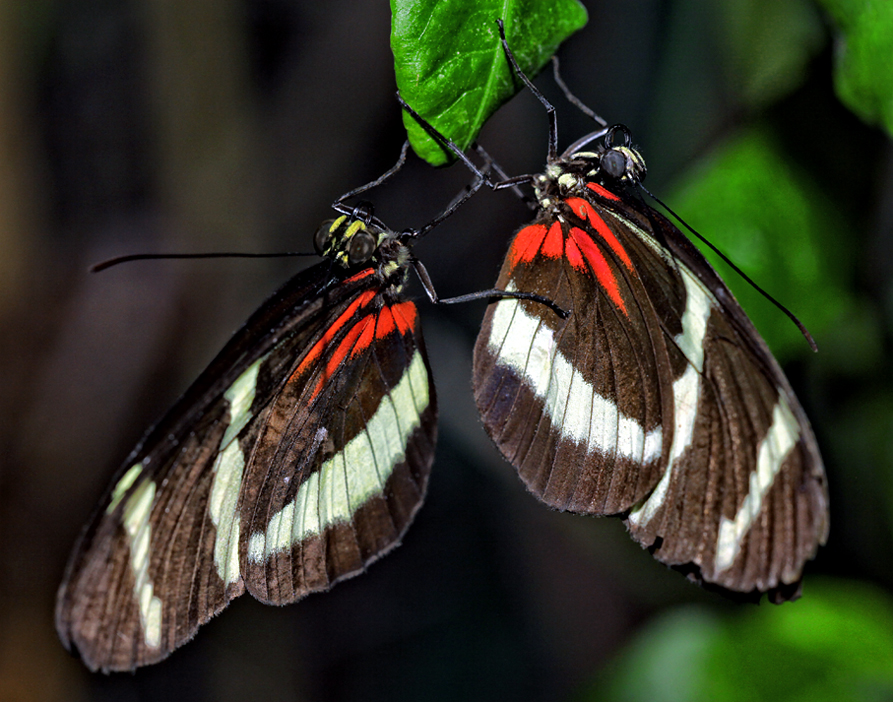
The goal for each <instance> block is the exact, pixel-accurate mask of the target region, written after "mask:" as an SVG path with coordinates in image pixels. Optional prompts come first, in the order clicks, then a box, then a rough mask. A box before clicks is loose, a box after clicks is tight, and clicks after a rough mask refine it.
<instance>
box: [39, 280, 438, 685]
mask: <svg viewBox="0 0 893 702" xmlns="http://www.w3.org/2000/svg"><path fill="white" fill-rule="evenodd" d="M377 280H378V279H377V278H376V276H375V275H373V271H372V269H367V270H366V271H364V272H363V273H361V274H358V275H355V276H353V277H352V278H350V279H348V280H345V281H339V280H336V279H335V278H333V277H332V274H331V265H330V264H329V263H322V264H319V265H317V266H315V267H313V268H311V269H309V270H308V271H305V272H304V273H302V274H299V275H298V276H296V277H295V278H293V279H292V280H291V281H289V282H288V283H287V284H286V285H285V286H284V287H283V288H282V289H281V290H279V291H278V292H277V293H276V294H274V295H273V296H272V297H271V298H270V299H269V300H268V301H267V302H266V303H265V304H264V305H263V306H262V307H261V308H260V309H259V310H258V311H257V312H255V314H254V315H252V317H251V318H250V319H249V320H248V322H247V323H246V324H245V325H244V327H243V328H242V329H240V330H239V331H238V332H237V333H236V334H235V336H234V337H233V338H232V339H231V340H230V342H229V343H228V344H227V345H226V347H225V348H224V349H223V351H221V353H220V354H219V355H218V356H217V358H215V360H214V361H213V362H212V363H211V364H210V366H209V367H208V368H207V369H206V370H205V371H204V372H203V373H202V375H201V376H200V377H199V378H198V379H197V380H196V382H195V383H194V384H193V385H192V386H191V387H190V389H189V390H188V391H187V392H186V394H185V395H184V396H183V397H182V398H181V399H180V400H179V401H178V402H177V404H176V405H175V406H174V407H173V408H172V409H171V411H170V412H169V413H168V414H167V415H166V416H165V418H164V419H162V421H161V422H160V423H159V424H158V425H157V426H155V427H154V428H153V429H151V430H150V431H149V432H148V434H147V435H146V436H145V437H144V439H143V440H142V442H141V443H140V445H139V446H138V447H137V448H136V449H135V450H134V452H133V453H132V454H131V456H130V458H129V459H128V460H127V462H126V463H125V465H124V466H123V467H122V469H121V471H120V472H119V474H118V476H117V477H116V478H115V480H114V481H113V483H112V487H111V488H110V490H109V492H108V493H107V494H106V496H105V498H104V499H103V501H102V502H101V503H100V509H99V510H98V512H97V513H96V515H95V516H94V518H93V519H92V520H91V522H90V523H89V524H88V526H87V528H86V530H85V532H84V534H83V535H82V537H81V540H80V542H79V544H78V545H77V547H76V548H75V551H74V553H73V555H72V558H71V560H70V562H69V565H68V568H67V571H66V575H65V578H64V580H63V583H62V585H61V587H60V590H59V595H58V599H57V608H56V626H57V630H58V632H59V635H60V637H61V639H62V641H63V643H64V644H65V645H66V646H67V647H69V648H71V647H76V648H77V649H78V651H79V653H80V655H81V656H82V658H83V659H84V662H85V663H86V664H87V665H88V666H89V667H90V668H91V669H94V670H95V669H102V670H106V671H108V670H125V669H133V668H135V667H137V666H140V665H145V664H148V663H152V662H155V661H158V660H161V659H162V658H164V657H166V656H167V655H168V654H169V653H170V652H171V651H172V650H173V649H175V648H176V647H178V646H180V645H181V644H183V643H185V642H186V641H188V640H189V639H191V638H192V637H193V636H194V634H195V632H196V630H197V629H198V627H199V626H201V624H203V623H204V622H206V621H208V620H209V619H210V618H211V617H212V616H214V615H215V614H216V613H217V612H219V611H220V610H221V609H222V608H223V607H225V606H226V604H227V603H228V602H229V601H230V600H231V599H232V598H233V597H236V596H238V595H240V594H241V593H242V592H244V590H245V589H246V583H247V584H248V587H249V589H251V590H252V592H262V591H263V588H259V587H258V586H257V584H256V581H257V577H256V576H254V577H252V575H251V573H252V572H253V571H251V568H250V567H248V565H247V562H246V558H247V554H248V551H249V545H250V542H251V538H252V537H253V536H254V535H255V534H256V532H257V530H258V529H257V528H256V527H257V526H258V524H259V523H260V522H262V521H263V518H262V517H261V515H262V514H264V510H265V509H266V513H269V510H270V509H271V508H270V507H266V508H265V507H264V505H262V504H261V503H260V500H262V499H265V498H264V497H263V494H264V493H263V489H262V488H260V487H258V485H255V484H254V483H252V482H251V481H257V482H258V483H264V484H266V483H269V484H272V483H273V482H275V481H276V480H278V481H280V482H281V481H282V479H283V477H285V476H286V475H289V471H290V476H291V483H292V484H293V485H294V486H298V485H299V484H301V483H305V482H308V481H310V480H311V479H312V477H313V476H314V475H318V472H317V471H316V470H315V467H317V466H318V465H319V463H320V462H319V454H320V452H324V451H330V452H331V451H332V449H333V447H334V448H335V449H338V448H339V444H338V441H339V440H341V439H346V438H349V436H353V435H362V433H363V426H361V425H362V421H361V415H360V414H357V412H355V411H352V410H351V408H352V407H355V406H356V404H357V398H364V399H363V402H364V403H365V404H363V406H364V407H365V408H367V409H368V408H370V407H373V406H375V405H376V404H387V403H388V402H393V400H392V397H393V393H394V392H395V391H396V390H397V389H399V388H400V387H401V386H400V383H401V382H404V384H405V383H406V382H411V386H412V389H413V390H414V391H415V392H416V393H417V394H418V395H419V402H418V403H417V404H416V405H414V407H415V408H417V413H416V414H417V418H416V419H417V421H416V425H417V426H415V428H414V431H413V432H410V433H409V435H407V434H406V433H405V432H403V431H402V430H395V429H394V428H393V427H389V426H385V427H382V426H381V423H379V431H380V432H381V433H382V437H379V438H378V439H377V443H376V446H381V445H382V444H383V443H388V442H391V443H393V444H399V443H400V442H401V441H404V447H405V459H404V460H403V461H402V462H400V463H399V465H397V462H396V461H395V465H394V466H393V474H394V475H395V476H400V477H401V478H404V477H405V476H406V475H407V474H409V475H411V476H412V479H413V480H414V482H413V485H412V488H411V489H410V488H409V487H407V486H405V485H403V484H401V487H402V488H403V489H402V490H401V489H400V488H394V487H393V484H392V483H388V482H385V483H384V486H385V488H387V489H392V490H393V492H394V493H399V497H396V498H394V503H395V505H396V506H395V507H394V511H395V512H399V515H398V516H396V517H394V518H393V519H392V522H393V524H392V529H391V531H389V532H388V533H386V534H383V535H379V534H377V535H376V536H375V537H374V538H369V539H367V542H369V543H371V544H373V546H372V547H370V548H367V549H366V550H365V551H364V552H362V555H361V557H360V559H359V561H357V560H356V559H355V560H353V561H348V562H346V561H345V560H344V559H338V558H335V557H333V556H331V555H330V554H329V553H327V552H324V553H323V554H322V555H321V556H319V557H318V558H316V560H315V562H314V563H315V564H316V565H317V566H318V567H322V568H323V569H324V570H325V572H326V574H327V579H326V581H325V583H322V584H321V582H320V580H319V579H318V578H317V579H315V580H314V581H313V582H314V586H313V587H309V588H303V589H301V588H293V589H292V592H291V596H277V597H262V599H267V600H269V601H278V602H285V601H291V600H292V599H296V598H297V597H300V596H301V595H302V594H305V593H306V592H309V591H310V590H312V589H321V588H322V587H325V586H327V584H329V583H332V582H335V581H336V580H338V579H339V578H341V577H345V576H346V575H349V574H351V573H353V572H356V570H357V569H358V567H361V566H362V564H364V563H367V562H368V561H369V560H371V559H372V558H373V557H374V556H375V555H376V554H378V553H380V552H382V551H384V550H386V549H387V548H389V547H390V546H392V545H393V544H394V543H396V541H397V539H398V538H399V536H400V534H401V533H402V530H404V529H405V528H406V526H407V525H408V522H409V519H411V517H412V514H414V512H415V510H416V509H417V508H418V506H419V504H420V503H421V500H422V497H423V495H424V490H425V485H426V481H427V476H428V472H429V470H430V465H431V461H432V458H433V445H434V441H435V432H436V428H435V411H436V410H435V404H434V395H433V387H432V386H431V384H430V373H429V371H428V365H427V359H426V357H425V352H424V347H423V345H422V341H421V336H420V330H419V328H418V324H417V321H416V320H415V317H414V316H412V318H411V321H412V323H411V324H409V323H407V324H404V325H403V326H402V327H400V329H399V331H398V332H397V333H393V334H390V333H389V334H385V333H383V332H382V333H379V334H375V333H373V336H372V340H371V341H370V343H369V344H368V345H367V347H366V350H365V351H364V352H362V353H356V354H353V355H351V353H350V351H352V350H353V349H359V347H358V346H357V343H359V340H360V337H361V335H359V336H358V335H356V332H355V329H356V324H357V322H358V321H359V320H361V319H362V318H364V317H368V316H370V315H371V316H372V317H373V318H374V319H375V320H376V321H377V320H380V319H381V318H383V317H386V316H387V314H388V313H387V312H386V311H385V310H389V309H391V308H393V307H399V306H400V303H399V301H395V300H390V299H389V296H388V294H387V293H386V291H384V290H383V289H382V288H381V286H380V285H379V284H378V283H377ZM403 305H411V303H403ZM401 309H404V314H406V315H408V314H409V313H410V312H412V311H414V308H412V309H411V310H408V308H401ZM406 310H408V311H406ZM364 328H365V327H364ZM379 328H380V327H378V326H376V327H375V329H379ZM351 335H354V336H353V337H351ZM350 338H353V345H352V346H351V345H350ZM362 338H363V339H364V340H368V337H362ZM397 346H400V347H402V348H403V349H404V353H403V356H397V357H395V358H394V359H393V360H392V361H391V365H390V366H389V367H387V368H386V369H385V368H383V367H382V366H379V367H375V366H374V365H373V364H372V363H368V362H367V363H366V364H365V366H364V367H365V369H366V370H365V371H364V372H357V371H356V368H355V365H356V363H359V362H361V361H362V360H364V359H365V360H366V361H369V359H374V360H378V358H379V356H380V355H381V354H382V353H387V352H390V351H391V350H393V349H394V348H395V347H397ZM345 349H348V351H347V352H346V353H344V351H345ZM339 353H341V355H340V356H339V355H338V354H339ZM404 362H406V363H407V365H406V366H404V365H402V364H403V363H404ZM410 370H411V371H412V373H413V375H412V380H411V381H406V380H405V377H406V375H407V373H408V372H409V371H410ZM395 379H396V380H395ZM310 384H314V385H313V388H312V389H308V387H309V386H310ZM308 393H309V394H308ZM313 393H315V395H314V396H313V397H310V395H312V394H313ZM296 399H297V400H305V401H312V402H311V404H312V412H313V416H314V420H313V422H310V423H308V422H304V423H295V422H283V421H282V418H283V416H285V415H287V414H288V412H289V411H292V412H300V411H305V409H306V408H295V407H291V408H289V407H288V404H289V403H290V402H291V401H293V400H296ZM361 404H362V403H361ZM403 408H404V410H403V411H404V414H405V413H406V412H407V411H410V410H407V409H406V406H405V403H404V405H403ZM371 416H372V417H374V416H375V413H374V412H372V415H371ZM358 422H360V423H359V424H358ZM307 429H312V432H313V433H312V434H308V433H307V431H306V430H307ZM327 432H328V434H329V438H328V440H326V441H322V440H317V439H318V438H319V437H323V436H324V434H326V433H327ZM351 432H352V433H351ZM333 433H334V434H335V436H334V437H332V434H333ZM308 442H309V443H308ZM389 445H390V444H389ZM341 448H343V446H341ZM277 451H278V452H279V454H278V455H279V460H278V462H277V463H276V464H275V470H274V471H273V473H275V475H270V476H268V475H266V474H265V473H264V468H263V462H262V460H261V458H262V457H263V456H265V455H268V454H276V452H277ZM335 453H336V454H338V453H339V452H338V451H335ZM339 455H341V456H342V457H344V456H345V454H344V452H343V451H341V452H340V454H339ZM390 455H394V452H392V453H391V454H390ZM350 457H351V458H354V456H353V455H351V456H350ZM345 465H347V468H346V470H345V471H343V474H344V475H348V473H349V472H350V471H353V470H354V468H355V466H354V465H349V464H347V463H346V462H345ZM364 470H366V467H365V466H363V465H361V466H360V473H361V474H362V473H363V471H364ZM396 480H397V478H395V481H396ZM320 482H324V481H320ZM366 482H367V483H368V480H367V481H366ZM379 487H380V486H379ZM367 493H368V494H367V502H374V501H375V499H376V498H379V497H380V491H379V492H376V491H375V490H374V489H370V490H367ZM271 499H272V498H271ZM308 499H309V500H319V501H320V502H319V503H318V504H317V505H316V510H317V511H318V512H323V511H324V510H325V509H326V507H325V506H323V500H324V497H323V496H322V495H317V494H314V495H312V496H309V497H308ZM349 504H350V505H351V506H355V507H357V508H358V510H359V511H357V510H355V512H352V513H348V514H345V513H343V512H341V513H337V517H338V519H336V520H335V521H333V522H325V525H326V526H327V527H330V526H332V525H333V524H335V525H336V526H337V527H338V528H340V527H342V526H343V525H344V524H347V525H348V527H349V528H350V527H352V528H353V529H354V531H356V533H358V534H360V533H364V531H365V529H366V526H367V523H368V521H369V520H368V519H367V520H366V521H363V518H362V516H358V515H360V514H361V512H362V509H360V507H361V505H355V504H354V503H349ZM364 504H365V503H364ZM376 504H377V503H376ZM388 504H389V505H390V503H388ZM311 507H312V505H311ZM372 511H374V512H375V515H376V516H377V517H379V519H383V517H382V515H381V512H382V510H381V509H378V510H377V511H376V510H372ZM249 517H250V518H249ZM265 526H266V525H265ZM364 538H365V537H364ZM255 541H256V540H255ZM329 541H330V542H333V543H336V544H337V543H338V541H337V540H332V539H329ZM374 548H378V551H374ZM335 551H338V549H337V548H336V549H335ZM298 560H299V561H300V559H298ZM358 562H359V563H360V564H361V565H360V566H358V565H357V563H358ZM311 570H312V569H311Z"/></svg>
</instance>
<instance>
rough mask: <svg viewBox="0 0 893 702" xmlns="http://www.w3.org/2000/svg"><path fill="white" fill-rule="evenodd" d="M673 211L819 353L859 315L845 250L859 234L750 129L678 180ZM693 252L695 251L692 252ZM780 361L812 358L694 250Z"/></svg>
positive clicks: (745, 287) (750, 294)
mask: <svg viewBox="0 0 893 702" xmlns="http://www.w3.org/2000/svg"><path fill="white" fill-rule="evenodd" d="M668 203H669V204H670V206H671V207H672V208H673V209H674V210H675V211H676V212H677V213H678V214H679V215H680V216H681V217H682V218H683V219H685V220H686V221H687V222H688V223H689V224H690V225H691V226H693V227H694V228H695V229H696V230H697V231H698V232H699V233H700V234H701V235H703V236H704V237H706V238H707V239H709V240H710V241H711V242H713V244H714V245H716V246H717V247H719V248H720V250H722V251H723V252H724V253H725V254H726V255H727V256H728V257H729V258H730V259H731V260H732V261H733V262H735V264H736V265H737V266H738V267H740V268H741V269H742V270H743V271H744V272H745V273H747V275H749V276H750V277H751V278H752V279H753V280H754V282H755V283H756V284H757V285H759V286H761V287H763V288H764V289H765V290H766V292H768V293H769V294H770V295H772V296H773V297H774V298H775V299H776V300H778V301H779V302H781V303H782V304H783V305H785V306H786V307H787V308H788V309H790V310H791V311H792V312H793V313H794V314H796V315H797V316H798V317H799V318H800V319H801V321H803V323H804V324H806V326H807V327H808V328H809V329H810V331H811V332H812V333H813V335H814V336H815V337H816V340H817V342H818V344H819V347H820V348H821V346H822V339H821V336H822V334H821V332H822V331H823V330H829V329H832V328H833V326H834V325H835V324H836V323H837V322H838V321H839V320H840V319H842V318H843V317H844V315H845V314H849V312H850V310H851V309H852V308H853V306H854V305H855V302H854V301H853V298H852V294H851V292H850V287H849V285H848V282H849V279H850V277H851V275H852V273H851V271H852V260H851V256H850V255H849V248H848V247H847V246H846V242H848V241H852V240H854V239H855V238H856V237H855V234H854V233H853V232H852V230H851V229H850V227H849V226H848V223H847V220H846V218H845V217H844V216H843V215H842V214H841V213H840V212H839V211H838V210H837V209H836V207H835V204H834V202H833V199H832V197H831V194H830V193H826V192H823V191H822V190H821V189H820V187H819V186H818V185H817V184H816V183H815V182H814V181H813V180H812V179H811V178H810V177H809V176H808V175H807V174H806V173H805V172H803V171H800V170H799V169H798V168H797V167H796V166H795V165H794V164H793V163H791V162H790V160H787V159H785V157H784V152H783V150H782V148H781V146H780V145H779V144H778V143H776V141H775V140H774V138H773V137H772V136H771V135H770V134H769V133H768V132H767V131H765V130H762V129H759V128H753V129H750V130H748V131H746V132H743V133H741V134H739V135H738V136H737V137H736V138H734V139H733V140H732V141H730V142H728V143H726V144H725V145H724V146H723V147H721V148H720V149H718V150H716V151H715V152H714V153H713V154H712V155H711V156H709V157H708V158H707V159H705V160H704V162H702V163H701V164H699V165H698V166H697V167H696V168H694V169H692V171H691V172H690V173H689V174H688V175H687V176H686V177H685V178H684V180H683V182H682V183H681V184H680V187H679V188H678V190H677V192H675V193H674V194H673V195H672V196H671V197H670V198H669V199H668ZM695 243H696V244H698V242H695ZM698 247H699V248H700V249H701V250H702V251H703V252H704V255H705V256H706V257H707V258H708V259H709V260H710V262H711V263H712V264H713V265H714V266H715V267H716V269H717V271H718V272H719V273H720V275H721V276H722V277H723V280H725V281H726V284H727V285H728V286H729V287H730V288H731V289H732V291H733V292H734V293H735V297H737V298H738V301H739V302H740V303H741V305H742V307H744V309H745V311H746V312H747V314H748V315H749V316H750V318H751V320H752V321H753V323H754V324H755V325H756V327H757V329H759V330H760V333H761V334H762V335H763V337H764V338H765V339H766V341H767V343H768V344H769V346H770V347H771V348H772V350H773V351H774V352H775V355H776V356H777V357H778V358H779V360H781V361H783V360H785V359H786V358H790V357H793V356H797V355H802V354H803V353H805V352H806V351H807V349H808V346H807V345H806V343H805V342H804V340H803V338H802V337H801V335H800V332H799V331H798V329H797V328H796V327H795V326H794V325H793V324H792V323H791V322H790V320H789V319H788V318H787V317H786V316H785V315H783V314H782V313H781V312H780V311H779V310H777V309H776V308H775V307H774V306H773V305H772V304H770V303H769V302H768V301H767V300H765V299H764V298H763V297H762V296H761V295H760V294H759V293H758V292H757V291H756V290H755V289H754V288H752V287H751V286H750V285H749V284H748V283H747V282H746V281H744V280H743V279H742V278H741V277H740V276H739V275H738V274H737V273H735V272H734V271H733V270H732V269H731V268H729V266H727V265H726V264H725V263H723V262H722V261H721V260H719V257H717V256H716V255H715V254H714V253H713V252H712V251H708V250H707V249H706V247H705V246H703V245H701V244H698Z"/></svg>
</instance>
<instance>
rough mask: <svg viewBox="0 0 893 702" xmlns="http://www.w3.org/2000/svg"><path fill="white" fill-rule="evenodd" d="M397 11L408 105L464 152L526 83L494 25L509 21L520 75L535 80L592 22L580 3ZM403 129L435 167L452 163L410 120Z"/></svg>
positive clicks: (395, 2)
mask: <svg viewBox="0 0 893 702" xmlns="http://www.w3.org/2000/svg"><path fill="white" fill-rule="evenodd" d="M391 11H392V13H393V22H392V25H391V49H392V50H393V52H394V63H395V66H396V75H397V87H398V88H399V89H400V93H401V95H402V96H403V99H404V100H406V102H407V103H408V104H409V105H411V106H412V108H413V109H414V110H415V111H416V112H418V113H419V114H420V115H421V116H422V117H424V118H425V119H426V120H427V121H428V122H429V123H430V124H432V125H433V126H434V127H435V128H436V129H437V130H438V131H439V132H440V133H441V134H443V135H444V136H446V137H448V138H449V139H452V140H453V142H455V143H456V144H457V145H458V146H460V147H461V148H463V149H465V148H467V147H468V146H469V145H470V144H471V142H472V141H473V140H474V138H475V137H476V136H477V133H478V131H479V130H480V128H481V127H482V126H483V125H484V122H486V121H487V120H488V119H489V118H490V115H492V114H493V113H494V112H495V111H496V110H497V109H498V108H499V107H500V106H501V105H502V104H503V103H504V102H505V101H506V100H508V99H509V98H510V97H511V96H512V95H514V94H515V92H517V90H518V88H517V87H516V86H517V85H520V81H519V80H518V79H517V78H516V77H515V76H514V75H513V74H512V71H511V70H510V69H509V66H508V63H507V62H506V60H505V53H504V52H503V48H502V44H501V43H500V40H499V33H498V30H497V27H496V19H497V18H498V19H501V20H502V21H503V22H504V26H505V34H506V39H507V41H508V42H509V45H510V46H511V47H512V53H513V54H514V56H515V59H516V60H517V61H518V65H519V66H520V67H521V70H522V71H524V72H525V73H529V74H531V75H533V74H535V73H537V72H538V71H539V70H540V69H541V68H542V67H543V66H544V65H545V63H546V62H547V61H548V60H549V59H550V57H551V56H552V54H554V53H555V50H556V49H557V48H558V45H559V44H560V43H561V42H562V41H563V40H564V39H566V38H567V37H568V35H570V34H571V33H573V32H575V31H577V30H578V29H580V28H581V27H582V26H583V25H584V24H586V9H585V8H584V7H583V5H582V4H580V2H578V0H557V1H556V0H521V1H520V2H513V3H506V2H504V1H503V0H482V1H480V2H475V3H469V2H467V0H414V1H413V2H405V1H403V0H391ZM403 123H404V124H405V125H406V129H407V132H408V133H409V136H410V139H411V141H412V145H413V148H414V149H415V151H416V153H417V154H419V155H420V156H421V157H422V158H424V159H425V160H427V161H428V162H429V163H431V164H433V165H435V166H438V165H442V164H444V163H446V162H447V161H448V160H450V159H451V158H452V157H451V156H450V155H448V154H446V153H445V152H444V150H443V147H442V146H441V145H439V144H437V143H436V142H435V141H434V140H433V139H432V138H431V137H430V136H429V135H428V134H427V133H426V132H425V131H424V130H423V129H422V128H421V127H420V126H419V124H418V123H417V122H416V121H415V120H414V119H413V118H412V117H411V116H410V115H409V114H406V115H404V117H403Z"/></svg>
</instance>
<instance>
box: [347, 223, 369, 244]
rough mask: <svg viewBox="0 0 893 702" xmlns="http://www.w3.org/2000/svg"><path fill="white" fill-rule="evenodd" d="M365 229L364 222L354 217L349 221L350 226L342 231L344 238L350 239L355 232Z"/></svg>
mask: <svg viewBox="0 0 893 702" xmlns="http://www.w3.org/2000/svg"><path fill="white" fill-rule="evenodd" d="M364 229H366V223H365V222H364V221H362V220H360V219H355V220H354V221H353V222H351V223H350V226H349V227H348V228H347V231H346V232H344V238H345V239H350V238H351V237H352V236H353V235H354V234H356V233H357V232H361V231H363V230H364Z"/></svg>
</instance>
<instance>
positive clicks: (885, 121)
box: [820, 0, 893, 135]
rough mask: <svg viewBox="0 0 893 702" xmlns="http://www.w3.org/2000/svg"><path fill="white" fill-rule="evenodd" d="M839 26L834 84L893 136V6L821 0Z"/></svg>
mask: <svg viewBox="0 0 893 702" xmlns="http://www.w3.org/2000/svg"><path fill="white" fill-rule="evenodd" d="M820 4H821V5H822V6H823V7H824V8H825V9H826V10H827V11H828V12H829V13H830V14H831V16H832V17H833V18H834V23H835V25H836V26H837V32H835V38H834V41H835V47H834V49H835V51H834V85H835V87H836V89H837V94H838V96H839V97H840V99H841V101H842V102H843V103H844V104H845V105H846V106H847V107H849V108H850V109H851V110H852V111H853V112H855V113H856V114H857V115H859V117H861V118H862V119H864V120H865V121H866V122H867V123H868V124H875V125H878V126H882V127H884V128H885V129H886V130H887V133H888V134H891V135H893V71H890V70H889V68H888V67H889V60H890V56H891V55H893V33H891V32H890V27H891V26H893V6H891V5H890V3H887V2H872V0H846V1H845V2H844V1H843V0H821V2H820Z"/></svg>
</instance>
